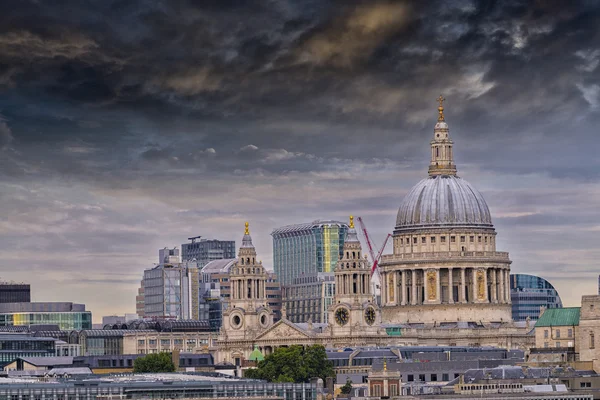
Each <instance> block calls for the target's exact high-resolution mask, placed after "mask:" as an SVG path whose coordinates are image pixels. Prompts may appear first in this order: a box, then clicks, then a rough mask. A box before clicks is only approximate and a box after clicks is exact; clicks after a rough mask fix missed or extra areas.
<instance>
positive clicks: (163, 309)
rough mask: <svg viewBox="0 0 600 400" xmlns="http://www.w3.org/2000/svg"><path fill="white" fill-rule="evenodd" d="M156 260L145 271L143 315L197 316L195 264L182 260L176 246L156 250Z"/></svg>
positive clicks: (161, 316) (196, 272)
mask: <svg viewBox="0 0 600 400" xmlns="http://www.w3.org/2000/svg"><path fill="white" fill-rule="evenodd" d="M159 260H161V263H160V264H158V265H157V266H155V267H154V268H151V269H147V270H145V271H144V278H143V284H142V287H143V304H144V316H145V317H154V318H169V317H170V318H177V319H198V317H199V295H198V283H199V270H200V269H199V268H198V265H197V264H196V263H193V262H185V263H183V262H181V258H180V256H179V250H178V249H176V248H175V249H167V248H164V249H161V250H159ZM138 296H139V294H138Z"/></svg>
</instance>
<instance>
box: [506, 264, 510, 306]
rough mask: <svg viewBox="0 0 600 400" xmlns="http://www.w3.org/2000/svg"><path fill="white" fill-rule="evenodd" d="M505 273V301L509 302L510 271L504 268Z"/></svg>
mask: <svg viewBox="0 0 600 400" xmlns="http://www.w3.org/2000/svg"><path fill="white" fill-rule="evenodd" d="M505 273H506V302H507V303H510V271H509V270H505Z"/></svg>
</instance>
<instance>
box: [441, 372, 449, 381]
mask: <svg viewBox="0 0 600 400" xmlns="http://www.w3.org/2000/svg"><path fill="white" fill-rule="evenodd" d="M442 380H443V381H444V382H448V381H449V380H450V376H449V375H448V374H442Z"/></svg>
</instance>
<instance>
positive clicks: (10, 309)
mask: <svg viewBox="0 0 600 400" xmlns="http://www.w3.org/2000/svg"><path fill="white" fill-rule="evenodd" d="M31 325H58V326H59V328H60V329H62V330H73V329H91V328H92V313H91V312H90V311H86V310H85V304H75V303H68V302H40V303H37V302H36V303H1V304H0V326H31Z"/></svg>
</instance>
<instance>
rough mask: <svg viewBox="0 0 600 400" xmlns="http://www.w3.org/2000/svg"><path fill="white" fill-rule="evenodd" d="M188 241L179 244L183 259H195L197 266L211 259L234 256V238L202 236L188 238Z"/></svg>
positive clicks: (201, 265)
mask: <svg viewBox="0 0 600 400" xmlns="http://www.w3.org/2000/svg"><path fill="white" fill-rule="evenodd" d="M188 240H190V241H191V242H190V243H183V244H182V245H181V253H182V254H181V258H182V259H183V261H192V260H194V259H195V260H196V262H197V263H198V266H199V267H204V266H205V265H206V264H208V263H209V262H211V261H214V260H221V259H231V258H235V241H234V240H216V239H202V236H194V237H191V238H188Z"/></svg>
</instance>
